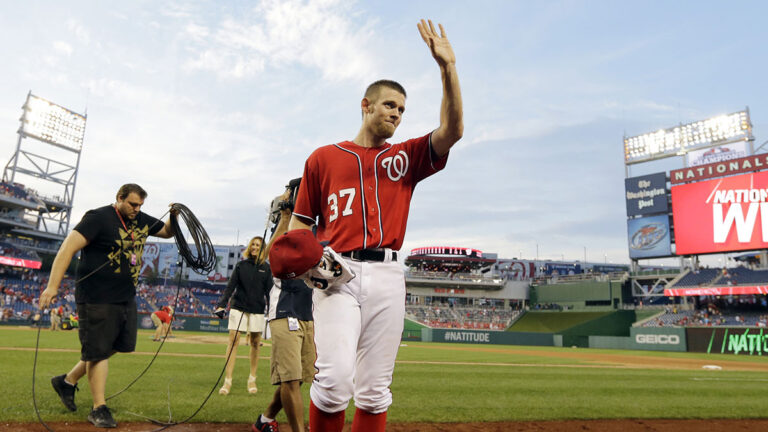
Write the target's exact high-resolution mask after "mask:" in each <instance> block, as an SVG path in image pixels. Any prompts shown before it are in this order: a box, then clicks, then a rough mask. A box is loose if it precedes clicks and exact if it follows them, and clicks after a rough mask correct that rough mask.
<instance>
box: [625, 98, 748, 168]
mask: <svg viewBox="0 0 768 432" xmlns="http://www.w3.org/2000/svg"><path fill="white" fill-rule="evenodd" d="M753 140H754V137H753V136H752V123H751V122H750V120H749V109H748V108H747V109H745V110H744V111H739V112H736V113H732V114H725V115H720V116H716V117H712V118H709V119H706V120H700V121H695V122H693V123H688V124H684V125H680V126H675V127H672V128H669V129H661V130H659V131H656V132H650V133H646V134H643V135H637V136H633V137H626V136H625V137H624V163H625V165H632V164H637V163H641V162H649V161H652V160H656V159H663V158H667V157H670V156H681V155H685V154H686V153H687V152H689V151H691V150H695V149H700V148H706V147H714V146H718V145H723V144H729V143H733V142H737V141H748V142H751V141H753Z"/></svg>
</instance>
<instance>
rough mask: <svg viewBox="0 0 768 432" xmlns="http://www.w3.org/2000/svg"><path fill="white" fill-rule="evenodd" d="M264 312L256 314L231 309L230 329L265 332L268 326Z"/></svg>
mask: <svg viewBox="0 0 768 432" xmlns="http://www.w3.org/2000/svg"><path fill="white" fill-rule="evenodd" d="M266 322H267V321H266V319H265V318H264V314H254V313H248V312H243V311H239V310H237V309H230V310H229V326H228V327H227V328H228V329H229V330H240V331H241V332H248V333H263V332H264V327H266Z"/></svg>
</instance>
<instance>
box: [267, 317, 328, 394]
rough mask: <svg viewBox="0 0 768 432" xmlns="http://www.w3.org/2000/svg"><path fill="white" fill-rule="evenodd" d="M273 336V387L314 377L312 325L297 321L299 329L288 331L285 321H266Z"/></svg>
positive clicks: (313, 330)
mask: <svg viewBox="0 0 768 432" xmlns="http://www.w3.org/2000/svg"><path fill="white" fill-rule="evenodd" d="M269 331H270V332H271V333H272V356H271V361H270V366H271V370H272V374H271V376H272V384H280V383H281V382H288V381H296V380H301V382H305V383H309V382H312V378H314V377H315V372H317V371H316V370H315V323H314V321H299V329H298V330H289V329H288V318H279V319H276V320H270V321H269Z"/></svg>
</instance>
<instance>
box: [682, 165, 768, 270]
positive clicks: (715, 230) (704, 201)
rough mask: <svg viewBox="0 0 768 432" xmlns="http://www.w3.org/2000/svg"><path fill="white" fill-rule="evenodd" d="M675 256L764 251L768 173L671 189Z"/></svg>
mask: <svg viewBox="0 0 768 432" xmlns="http://www.w3.org/2000/svg"><path fill="white" fill-rule="evenodd" d="M672 215H673V218H674V226H675V243H676V253H677V254H678V255H690V254H697V253H709V252H725V251H735V250H752V249H765V248H768V172H766V171H763V172H758V173H751V174H743V175H739V176H734V177H724V178H720V179H715V180H707V181H703V182H698V183H691V184H686V185H681V186H673V187H672Z"/></svg>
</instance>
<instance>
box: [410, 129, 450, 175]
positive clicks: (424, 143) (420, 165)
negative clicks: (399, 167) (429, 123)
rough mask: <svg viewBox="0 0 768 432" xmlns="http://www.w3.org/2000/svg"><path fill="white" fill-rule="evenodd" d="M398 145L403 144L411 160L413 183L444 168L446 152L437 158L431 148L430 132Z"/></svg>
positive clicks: (446, 161) (446, 160)
mask: <svg viewBox="0 0 768 432" xmlns="http://www.w3.org/2000/svg"><path fill="white" fill-rule="evenodd" d="M399 145H401V146H403V148H404V150H405V152H406V153H407V154H408V158H409V159H410V160H411V166H412V170H411V175H412V176H413V184H414V185H415V184H416V183H418V182H420V181H422V180H424V179H425V178H427V177H429V176H431V175H432V174H434V173H436V172H438V171H440V170H442V169H443V168H445V165H446V163H448V154H446V155H445V156H443V157H441V158H438V157H437V155H436V154H435V152H434V151H433V150H432V133H431V132H430V133H428V134H426V135H424V136H423V137H419V138H413V139H410V140H408V141H405V142H403V143H401V144H399Z"/></svg>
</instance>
